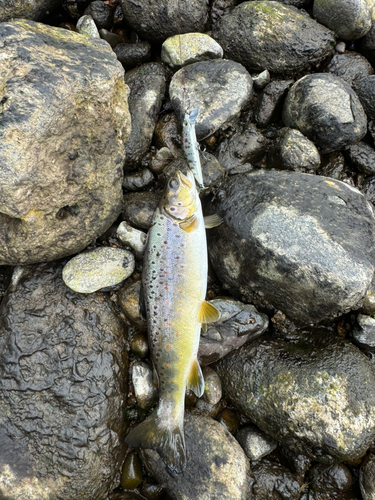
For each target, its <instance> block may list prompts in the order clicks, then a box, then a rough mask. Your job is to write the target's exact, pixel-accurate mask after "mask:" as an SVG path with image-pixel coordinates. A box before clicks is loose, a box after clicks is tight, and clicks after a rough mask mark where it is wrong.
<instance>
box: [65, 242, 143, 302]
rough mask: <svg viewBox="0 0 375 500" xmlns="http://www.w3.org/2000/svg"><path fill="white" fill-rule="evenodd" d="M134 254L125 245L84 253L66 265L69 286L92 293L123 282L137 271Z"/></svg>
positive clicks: (66, 278)
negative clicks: (135, 269) (123, 246)
mask: <svg viewBox="0 0 375 500" xmlns="http://www.w3.org/2000/svg"><path fill="white" fill-rule="evenodd" d="M134 266H135V263H134V256H133V254H132V253H131V252H129V251H128V250H125V249H123V248H112V247H100V248H95V249H94V250H90V251H88V252H83V253H81V254H79V255H76V256H75V257H73V259H70V261H69V262H68V263H67V264H65V266H64V269H63V273H62V277H63V280H64V283H65V284H66V286H68V287H69V288H71V289H72V290H74V291H75V292H79V293H92V292H96V291H97V290H102V289H105V288H109V287H114V286H116V285H121V283H123V281H125V280H126V278H128V277H129V276H130V275H131V274H132V272H133V271H134Z"/></svg>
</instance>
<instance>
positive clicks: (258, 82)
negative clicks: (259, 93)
mask: <svg viewBox="0 0 375 500" xmlns="http://www.w3.org/2000/svg"><path fill="white" fill-rule="evenodd" d="M252 79H253V84H254V88H256V89H257V90H262V89H264V87H265V86H266V85H268V84H269V83H270V80H271V75H270V72H269V71H268V69H265V70H264V71H262V72H261V73H259V75H256V76H253V77H252Z"/></svg>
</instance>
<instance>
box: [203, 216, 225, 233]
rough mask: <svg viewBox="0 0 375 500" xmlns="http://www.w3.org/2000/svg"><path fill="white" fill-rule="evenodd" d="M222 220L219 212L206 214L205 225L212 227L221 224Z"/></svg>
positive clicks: (207, 227) (208, 227)
mask: <svg viewBox="0 0 375 500" xmlns="http://www.w3.org/2000/svg"><path fill="white" fill-rule="evenodd" d="M222 222H223V219H222V218H221V217H220V215H219V214H213V215H206V217H204V227H205V228H206V229H211V228H213V227H217V226H220V224H221V223H222Z"/></svg>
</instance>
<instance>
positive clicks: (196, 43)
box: [161, 33, 223, 70]
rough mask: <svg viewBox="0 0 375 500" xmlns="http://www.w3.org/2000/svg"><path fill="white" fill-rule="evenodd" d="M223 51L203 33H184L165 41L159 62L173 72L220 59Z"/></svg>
mask: <svg viewBox="0 0 375 500" xmlns="http://www.w3.org/2000/svg"><path fill="white" fill-rule="evenodd" d="M222 57H223V49H222V48H221V47H220V45H219V44H218V43H217V42H216V41H215V40H214V39H213V38H211V37H210V36H208V35H205V34H204V33H186V34H182V35H176V36H173V37H170V38H168V39H167V40H165V42H164V43H163V45H162V46H161V60H162V61H163V63H165V64H167V65H168V66H169V67H170V68H172V69H173V70H177V69H179V68H181V67H182V66H186V65H188V64H192V63H195V62H200V61H206V60H208V59H221V58H222Z"/></svg>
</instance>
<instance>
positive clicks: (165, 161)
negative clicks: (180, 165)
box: [150, 148, 175, 175]
mask: <svg viewBox="0 0 375 500" xmlns="http://www.w3.org/2000/svg"><path fill="white" fill-rule="evenodd" d="M174 159H175V156H174V155H173V154H172V152H171V150H170V149H168V148H160V149H158V150H157V151H156V153H155V156H153V157H152V160H151V164H150V168H151V170H152V171H153V172H154V173H155V174H156V175H161V174H163V172H164V170H165V169H166V168H167V167H168V165H169V164H170V162H171V161H173V160H174Z"/></svg>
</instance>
